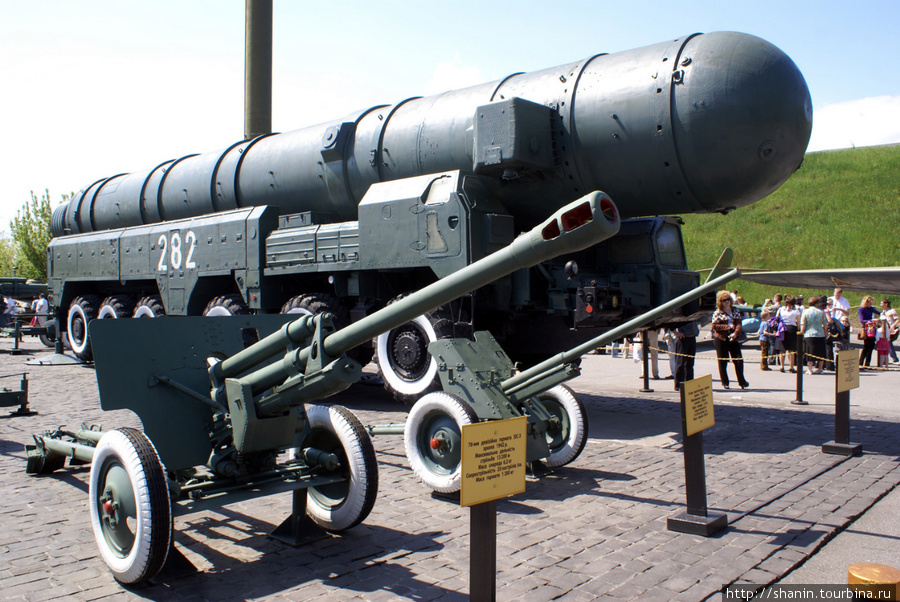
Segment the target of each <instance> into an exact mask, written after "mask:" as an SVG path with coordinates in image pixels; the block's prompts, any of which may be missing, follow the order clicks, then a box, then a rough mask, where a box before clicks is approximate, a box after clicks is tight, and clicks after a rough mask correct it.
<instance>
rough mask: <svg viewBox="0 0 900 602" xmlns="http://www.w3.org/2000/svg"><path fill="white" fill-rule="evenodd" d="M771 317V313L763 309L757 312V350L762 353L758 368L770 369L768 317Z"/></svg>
mask: <svg viewBox="0 0 900 602" xmlns="http://www.w3.org/2000/svg"><path fill="white" fill-rule="evenodd" d="M771 317H772V315H771V314H770V313H769V312H767V311H765V310H763V311H762V312H761V313H760V314H759V332H758V333H757V334H758V335H759V351H760V353H761V354H762V357H761V358H760V361H759V369H760V370H771V368H769V349H770V345H771V344H772V340H771V339H770V338H769V336H768V332H769V318H771Z"/></svg>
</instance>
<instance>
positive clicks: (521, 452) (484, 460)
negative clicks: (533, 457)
mask: <svg viewBox="0 0 900 602" xmlns="http://www.w3.org/2000/svg"><path fill="white" fill-rule="evenodd" d="M527 422H528V419H527V418H526V417H525V416H519V417H518V418H509V419H507V420H490V421H487V422H478V423H476V424H465V425H463V426H462V455H461V467H460V471H461V482H460V492H459V493H460V495H459V504H460V506H469V507H470V508H469V546H470V551H469V599H470V600H476V601H481V600H496V599H497V500H498V499H500V498H504V497H508V496H510V495H515V494H517V493H522V492H524V491H525V447H526V445H525V427H526V425H527Z"/></svg>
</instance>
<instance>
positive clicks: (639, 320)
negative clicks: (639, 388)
mask: <svg viewBox="0 0 900 602" xmlns="http://www.w3.org/2000/svg"><path fill="white" fill-rule="evenodd" d="M740 275H741V271H740V270H739V269H737V268H735V269H733V270H731V271H730V272H728V273H727V274H725V275H723V276H719V277H718V278H716V279H714V280H710V281H708V282H706V283H705V284H703V285H701V286H699V287H697V288H695V289H694V290H691V291H688V292H686V293H684V294H683V295H681V296H679V297H676V298H675V299H672V300H671V301H669V302H668V303H664V304H663V305H660V306H659V307H657V308H656V309H653V310H651V311H648V312H646V313H644V314H641V315H639V316H637V317H636V318H634V319H632V320H629V321H628V322H625V323H624V324H622V325H620V326H618V327H616V328H613V329H612V330H610V331H608V332H605V333H603V334H601V335H600V336H598V337H595V338H593V339H591V340H590V341H587V342H586V343H582V344H581V345H579V346H577V347H573V348H572V349H570V350H568V351H564V352H562V353H560V354H558V355H555V356H554V357H551V358H549V359H547V360H544V361H543V362H541V363H540V364H537V365H536V366H533V367H531V368H529V369H528V370H524V371H522V372H520V373H519V374H516V375H515V376H513V377H512V378H508V379H506V380H505V381H503V382H502V383H500V387H501V388H502V389H503V391H504V392H506V393H507V394H510V393H515V392H516V391H518V390H521V389H523V388H525V387H526V386H528V385H530V384H531V383H533V382H535V381H537V380H539V379H541V378H543V377H544V376H545V375H547V374H548V373H554V372H558V371H559V370H560V369H561V367H562V366H564V365H565V364H568V363H570V362H573V361H575V360H577V359H578V358H580V357H581V356H583V355H584V354H586V353H588V352H589V351H592V350H594V349H596V348H597V347H602V346H603V345H606V344H607V343H609V342H611V341H615V340H616V339H620V338H622V337H623V336H625V335H626V334H628V333H630V332H634V331H635V330H636V329H639V328H641V327H642V326H645V325H646V324H649V323H650V322H652V321H653V320H655V319H657V318H659V317H660V316H664V315H665V314H667V313H669V312H670V311H672V310H674V309H677V308H679V307H681V306H682V305H684V304H685V303H690V302H691V301H693V300H694V299H696V298H697V297H701V296H703V295H705V294H706V293H707V292H710V291H714V290H716V289H718V288H719V287H721V286H722V285H723V284H725V283H726V282H729V281H731V280H734V279H735V278H738V277H739V276H740Z"/></svg>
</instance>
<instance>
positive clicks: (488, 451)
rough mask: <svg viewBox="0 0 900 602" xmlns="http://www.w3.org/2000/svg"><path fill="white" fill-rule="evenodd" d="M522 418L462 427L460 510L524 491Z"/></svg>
mask: <svg viewBox="0 0 900 602" xmlns="http://www.w3.org/2000/svg"><path fill="white" fill-rule="evenodd" d="M527 422H528V419H527V418H526V417H525V416H520V417H518V418H509V419H507V420H489V421H487V422H479V423H476V424H464V425H463V426H462V465H461V473H462V481H461V484H460V495H459V504H460V506H474V505H475V504H481V503H483V502H490V501H491V500H497V499H500V498H504V497H507V496H510V495H515V494H517V493H522V492H523V491H525V427H526V424H527Z"/></svg>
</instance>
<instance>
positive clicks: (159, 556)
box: [89, 428, 172, 585]
mask: <svg viewBox="0 0 900 602" xmlns="http://www.w3.org/2000/svg"><path fill="white" fill-rule="evenodd" d="M89 493H90V496H89V497H90V506H91V526H92V527H93V530H94V539H96V541H97V546H98V547H99V548H100V555H101V556H102V557H103V561H104V562H106V565H107V566H108V567H109V569H110V571H112V574H113V577H115V578H116V581H118V582H119V583H123V584H126V585H131V584H136V583H141V582H143V581H146V580H148V579H150V578H151V577H153V576H154V575H156V574H157V573H158V572H159V571H160V569H162V567H163V564H165V562H166V557H167V556H168V554H169V549H170V548H171V547H172V506H171V502H170V501H169V488H168V485H167V484H166V474H165V470H164V469H163V466H162V463H161V462H160V460H159V456H158V455H157V453H156V448H154V447H153V444H152V443H151V442H150V440H149V439H147V437H146V436H145V435H144V434H143V433H142V432H140V431H138V430H136V429H132V428H122V429H118V430H114V431H110V432H108V433H106V434H105V435H103V437H102V438H101V439H100V441H99V442H98V443H97V449H96V451H95V452H94V459H93V462H92V463H91V478H90V488H89Z"/></svg>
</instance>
